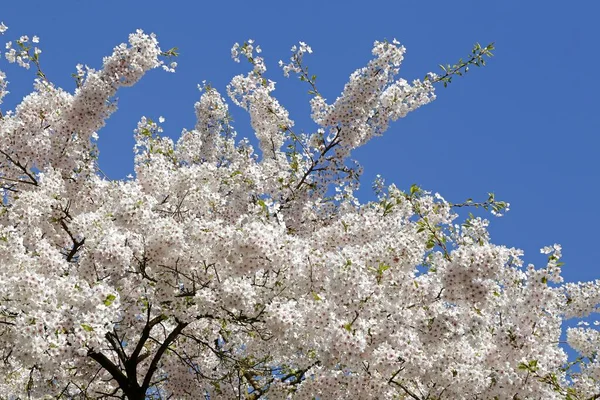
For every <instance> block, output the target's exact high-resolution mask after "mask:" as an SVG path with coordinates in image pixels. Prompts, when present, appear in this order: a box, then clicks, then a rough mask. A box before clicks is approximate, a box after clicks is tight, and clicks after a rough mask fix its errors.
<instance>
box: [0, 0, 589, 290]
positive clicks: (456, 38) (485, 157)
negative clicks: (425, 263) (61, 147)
mask: <svg viewBox="0 0 600 400" xmlns="http://www.w3.org/2000/svg"><path fill="white" fill-rule="evenodd" d="M426 3H427V4H424V2H420V1H407V0H389V1H388V0H379V1H376V2H367V1H350V0H345V1H327V0H320V1H313V0H307V1H302V2H287V1H281V0H279V1H269V2H267V1H212V2H205V1H168V2H166V1H160V2H159V1H149V0H146V1H134V0H127V1H124V0H121V1H114V0H103V1H84V0H61V1H39V0H27V1H10V2H6V4H4V5H3V7H2V12H1V13H0V20H2V21H4V22H5V23H6V24H7V25H8V26H9V30H8V32H7V34H6V35H5V36H4V38H5V39H6V40H9V39H15V38H17V37H18V36H20V35H22V34H29V35H30V36H31V35H34V34H35V35H38V36H39V37H40V38H41V43H40V44H41V48H42V49H43V53H42V54H41V62H42V66H43V69H44V71H45V72H46V74H47V75H48V77H49V78H50V79H51V80H52V81H54V82H56V83H58V84H59V85H61V86H63V87H64V88H66V89H68V90H73V88H74V83H73V81H72V78H71V77H70V74H71V73H72V72H74V71H75V65H76V64H77V63H83V64H88V65H90V66H92V67H99V66H100V65H101V60H102V57H103V56H105V55H108V54H110V52H111V50H112V48H113V47H114V46H115V45H117V44H119V43H121V42H123V41H126V39H127V35H128V33H130V32H133V31H134V30H135V29H137V28H141V29H143V30H145V31H147V32H155V33H156V34H157V35H158V39H159V41H160V43H161V46H162V47H163V49H168V48H171V47H174V46H177V47H179V50H180V53H181V56H180V57H179V58H178V60H177V61H178V63H179V68H178V72H177V73H176V74H168V73H165V72H163V71H158V70H156V71H152V72H150V73H149V74H148V75H147V76H146V77H145V78H144V79H143V80H142V81H141V82H140V83H139V84H138V85H137V86H135V87H134V88H130V89H128V88H125V89H123V90H122V91H121V92H119V94H118V96H119V98H120V101H119V108H120V109H119V111H118V112H117V113H116V114H115V115H114V116H113V118H111V120H110V121H109V122H108V124H107V126H106V128H104V129H103V130H102V131H101V132H99V133H100V141H99V143H100V151H101V156H100V165H101V167H102V168H103V170H104V171H105V172H106V173H107V174H108V175H109V176H110V177H112V178H122V177H124V176H126V175H127V174H129V173H130V172H131V171H132V168H133V156H132V146H133V133H132V130H133V129H134V128H135V126H136V122H137V121H138V120H139V118H140V116H142V115H146V116H148V117H151V118H157V117H158V116H159V115H162V116H164V117H165V118H166V123H165V124H164V126H165V130H166V134H168V135H170V136H172V137H178V135H179V133H180V132H181V129H182V128H184V127H186V128H192V127H193V125H194V110H193V104H194V102H195V101H197V99H198V98H199V92H198V90H197V87H196V85H197V84H198V83H200V82H201V81H202V80H205V79H206V80H208V81H209V82H211V83H212V85H213V86H215V87H216V88H218V89H219V90H220V91H221V92H222V93H225V86H226V84H227V83H228V81H229V79H230V78H231V77H232V76H233V75H235V74H239V73H246V71H247V69H248V66H247V65H243V64H241V65H240V64H236V63H234V62H233V61H232V60H231V58H230V48H231V45H232V44H233V43H234V42H236V41H238V42H241V41H244V40H245V39H248V38H253V39H255V40H256V41H257V43H259V44H260V45H261V47H262V48H263V55H264V57H265V59H266V60H267V67H268V68H269V71H268V72H267V74H268V77H269V78H271V79H273V80H275V81H277V82H278V86H277V88H278V90H276V92H275V95H276V96H277V97H278V98H279V99H280V101H281V102H282V103H283V104H284V105H285V106H286V107H287V108H288V109H289V110H290V113H291V118H292V119H294V120H295V121H296V127H297V129H298V130H300V129H301V128H302V127H303V126H304V127H306V128H307V129H311V128H312V125H311V124H310V123H309V107H308V99H309V96H308V95H307V94H306V90H307V88H306V85H303V84H301V83H300V82H298V81H297V80H295V79H294V80H290V79H286V78H284V77H283V76H282V74H281V72H280V69H279V68H278V67H277V61H278V60H279V59H283V60H287V59H288V58H289V55H290V52H289V49H290V47H291V46H292V45H293V44H295V43H297V42H298V41H300V40H301V41H305V42H307V43H308V44H309V45H311V46H312V48H313V50H314V54H313V55H311V56H309V57H308V58H307V59H306V61H307V62H308V64H309V65H310V68H311V71H312V72H314V73H315V74H317V76H318V80H317V82H318V86H319V88H320V91H321V92H322V93H323V94H324V95H325V96H326V97H327V98H328V99H329V100H331V101H333V100H335V98H336V97H337V95H338V94H339V93H340V91H341V90H342V88H343V85H344V83H345V82H346V81H347V78H348V76H349V74H350V73H351V72H352V71H354V70H355V69H356V68H358V67H361V66H363V65H364V64H365V63H366V62H367V60H368V59H369V58H370V49H371V46H372V43H373V41H374V40H382V39H385V38H387V39H392V38H397V39H398V40H400V41H401V42H402V43H403V44H404V45H405V46H406V47H407V49H408V52H407V55H406V58H405V63H404V65H403V69H402V73H401V74H402V76H403V77H405V78H407V79H412V78H421V77H423V76H424V74H425V73H426V72H428V71H430V70H431V71H434V72H437V71H438V69H437V68H438V67H437V65H438V64H440V63H454V62H456V61H457V60H458V59H459V58H460V57H465V56H466V55H467V54H468V53H469V51H470V49H471V48H472V45H473V44H474V43H475V42H477V41H478V42H480V43H481V44H482V45H485V44H487V43H489V42H492V41H494V42H495V43H496V47H497V50H496V51H495V54H496V56H495V57H494V58H493V59H492V60H490V61H489V64H488V66H487V67H486V68H484V69H475V70H472V71H471V72H469V74H468V75H467V76H466V77H464V78H462V79H457V80H455V81H454V82H453V83H452V84H451V85H450V86H449V87H448V88H447V89H443V88H440V90H439V91H438V99H437V100H436V101H435V102H434V103H432V104H431V105H428V106H426V107H424V108H422V109H421V110H418V111H417V112H415V113H412V114H410V115H409V116H408V117H407V118H405V119H403V120H400V121H398V122H397V123H396V124H394V125H392V127H391V129H390V130H389V131H388V132H387V133H386V135H385V136H384V137H382V138H378V139H376V140H373V141H372V142H370V143H369V144H368V145H367V146H366V147H365V148H364V149H361V150H360V151H357V152H356V153H355V158H357V159H358V160H359V161H360V162H361V164H362V165H363V166H364V168H365V174H364V179H363V186H364V188H365V189H368V188H369V187H370V183H371V182H372V180H373V178H374V176H375V175H376V174H377V173H380V174H381V175H383V176H384V177H385V178H386V180H387V182H388V183H392V182H395V183H396V184H397V185H398V186H399V187H401V188H404V189H407V188H408V187H410V185H411V184H412V183H417V184H419V185H420V186H422V187H423V188H425V189H428V190H431V191H434V192H435V191H437V192H440V193H441V194H442V195H443V196H444V197H445V198H446V199H448V200H449V201H451V202H460V201H462V200H465V199H466V198H469V197H472V198H474V199H484V198H485V197H486V193H487V192H492V191H493V192H495V193H496V196H497V198H499V199H501V200H506V201H509V202H510V203H511V211H510V212H509V213H508V214H507V216H506V217H504V218H500V219H497V218H493V220H492V226H491V232H492V240H493V241H494V242H495V243H501V244H506V245H509V246H515V247H519V248H522V249H524V250H525V252H526V257H525V258H526V261H531V262H535V263H536V264H537V265H538V266H541V264H542V263H543V261H544V260H545V258H544V257H543V256H541V255H540V254H539V248H540V247H542V246H544V245H549V244H553V243H555V242H557V243H561V244H562V245H563V253H564V261H565V262H566V265H565V267H564V272H565V276H566V278H567V280H569V281H577V280H590V279H596V278H600V266H599V265H598V261H597V259H598V256H597V255H596V254H595V253H596V251H597V248H598V241H599V239H598V238H597V227H598V226H599V225H600V212H599V211H598V205H597V201H598V199H600V188H599V185H598V183H599V182H598V176H599V173H600V158H599V157H598V150H599V147H600V139H599V135H598V133H599V126H600V112H599V111H598V110H597V107H598V101H597V98H596V96H598V93H599V92H600V80H599V79H598V78H597V77H596V74H595V73H593V70H594V68H597V66H598V65H599V64H600V56H599V55H598V54H599V53H598V50H597V47H598V38H600V25H599V24H598V23H597V16H598V15H600V3H598V2H593V1H585V2H584V1H573V2H566V1H552V0H550V1H544V2H541V1H531V2H528V1H522V0H518V1H501V2H488V1H460V2H452V3H449V2H447V1H444V2H442V1H439V2H436V1H433V2H426ZM0 65H1V67H0V68H1V69H3V70H4V71H5V72H7V75H8V80H9V81H10V82H11V83H10V86H9V90H10V91H11V94H10V95H9V96H8V97H7V98H6V99H5V105H3V109H5V110H6V109H7V108H8V107H11V108H12V107H13V106H14V104H16V103H17V102H18V101H19V100H20V99H21V97H22V96H23V95H24V94H25V93H26V92H27V91H30V90H31V82H32V78H33V71H29V72H26V71H24V70H21V69H19V68H17V67H16V66H7V64H6V62H3V63H2V64H0ZM232 109H233V111H234V118H235V120H236V121H235V126H236V128H237V131H238V135H239V137H243V136H251V135H252V132H251V131H250V127H249V123H248V118H247V116H246V115H245V114H244V113H243V112H240V111H239V110H237V109H235V106H232ZM367 192H368V190H363V191H362V194H363V196H364V197H363V198H365V199H366V198H367V196H368V193H367Z"/></svg>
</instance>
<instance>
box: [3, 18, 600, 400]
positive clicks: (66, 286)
mask: <svg viewBox="0 0 600 400" xmlns="http://www.w3.org/2000/svg"><path fill="white" fill-rule="evenodd" d="M5 30H6V27H5V26H4V25H3V24H0V32H2V33H3V32H4V31H5ZM28 40H29V39H28V38H27V40H25V39H24V37H22V38H20V39H19V41H20V42H21V43H28ZM31 41H32V42H33V39H32V40H31ZM311 52H312V49H311V48H310V46H308V45H307V44H305V43H303V42H300V44H299V46H295V47H294V48H292V58H291V63H290V64H287V65H284V64H283V63H281V65H282V67H283V70H284V74H285V75H289V74H290V73H295V74H298V75H299V76H300V77H301V80H304V81H306V82H308V84H310V86H311V90H312V93H313V95H314V96H313V98H312V100H311V106H312V113H313V119H314V121H315V122H316V123H317V125H318V127H317V128H316V129H315V131H314V132H313V133H310V134H296V133H295V132H294V131H293V127H294V123H293V121H292V120H291V118H290V115H289V112H288V111H287V110H286V109H285V108H284V107H283V106H282V105H281V104H280V103H279V102H278V100H277V99H275V97H273V91H274V89H275V82H273V81H272V80H270V79H268V78H266V67H265V63H264V60H263V58H262V57H261V56H259V54H260V53H261V49H260V47H259V46H257V45H256V44H255V43H254V42H253V41H251V40H248V41H246V42H245V43H244V44H242V45H240V44H236V45H234V47H233V49H232V57H233V58H234V60H236V61H239V59H240V57H244V58H246V59H247V60H248V61H249V62H250V64H251V71H250V72H248V73H247V74H246V75H238V76H236V77H234V78H233V79H232V81H231V84H230V85H229V86H228V87H227V93H228V95H229V97H230V99H231V101H232V102H233V103H234V104H235V105H238V106H240V107H242V108H243V109H245V110H247V111H248V113H249V115H250V120H251V125H252V128H253V130H254V132H255V134H256V138H257V142H258V147H259V148H258V149H257V150H255V149H254V148H253V146H252V145H251V144H250V141H249V140H248V139H241V140H238V139H237V137H236V132H235V129H234V128H233V126H232V122H231V121H232V120H231V118H230V116H229V106H228V104H227V101H226V100H225V98H224V97H222V96H221V95H220V94H219V92H218V91H217V89H215V88H213V87H211V86H210V85H208V84H206V83H205V82H204V83H203V85H202V86H201V89H202V94H201V96H200V99H199V101H198V102H197V103H196V105H195V113H196V124H195V126H194V127H193V128H192V129H190V130H187V129H184V130H183V132H182V133H181V135H180V137H179V139H178V140H175V141H174V140H172V139H171V138H169V137H168V136H165V135H164V132H163V128H162V123H163V122H164V118H162V117H159V118H157V119H156V120H152V119H151V118H148V117H142V118H140V121H139V123H138V126H137V128H136V129H135V131H134V137H135V140H136V145H135V149H134V152H135V177H133V176H132V177H130V178H128V179H126V180H116V181H115V180H108V179H106V178H104V177H102V176H100V174H99V173H98V172H99V170H98V167H97V164H96V160H95V157H96V154H97V150H96V148H95V139H96V138H97V131H99V130H100V129H101V128H102V127H103V126H104V123H105V120H106V119H107V118H108V117H109V116H110V115H111V114H112V113H113V112H114V111H115V110H116V100H115V94H116V93H117V90H119V89H120V88H121V87H123V86H131V85H133V84H135V83H136V82H137V81H139V79H141V78H142V76H143V75H144V74H145V73H146V72H147V71H149V70H151V69H154V68H163V69H166V70H169V71H171V70H172V69H173V68H174V67H175V64H173V63H170V64H168V63H166V62H165V61H164V60H163V59H162V57H163V56H165V54H166V53H165V52H163V51H162V50H161V49H160V47H159V44H158V41H157V40H156V38H155V36H154V35H147V34H145V33H143V32H142V31H137V32H136V33H134V34H132V35H131V36H130V37H129V44H122V45H120V46H117V47H116V48H115V49H114V51H113V53H112V55H110V56H108V57H106V58H104V64H103V68H102V69H100V70H93V69H90V68H87V67H83V66H81V65H80V66H78V67H77V71H78V72H77V74H76V79H77V80H78V82H79V84H78V88H77V89H76V90H75V92H74V93H68V92H67V91H65V90H62V89H60V88H58V87H56V86H55V85H54V84H52V83H51V82H49V81H48V80H47V79H45V77H44V76H43V75H42V76H39V75H38V79H37V80H36V84H35V91H34V92H33V93H32V94H30V95H28V96H26V97H25V98H24V99H23V101H22V102H21V103H20V104H19V105H18V106H17V107H16V109H15V110H14V112H6V113H4V114H2V115H1V117H0V185H1V186H0V187H1V190H2V195H3V201H2V204H1V205H0V358H1V359H2V360H3V361H2V363H0V398H25V397H28V398H108V397H111V396H112V397H126V398H130V399H138V398H139V399H142V398H144V397H145V396H150V395H158V394H160V395H164V397H169V396H170V397H171V398H177V399H197V398H210V399H211V400H213V399H232V398H242V397H244V398H251V399H315V398H319V399H348V398H360V399H413V400H414V399H417V400H425V399H517V398H518V399H565V398H570V399H588V398H597V397H598V396H600V365H599V361H598V358H597V354H598V351H599V349H600V334H599V331H598V328H597V325H591V326H590V325H584V326H578V327H575V328H570V329H569V330H568V331H567V339H568V342H569V343H570V345H571V346H572V347H573V348H574V349H575V350H577V351H578V352H579V353H580V355H581V356H580V357H579V358H578V359H577V360H576V361H575V362H571V363H570V365H569V360H568V357H567V355H566V353H565V350H564V349H563V348H562V347H561V346H560V340H561V334H562V323H563V321H564V320H565V319H567V318H573V317H588V316H590V315H591V314H592V313H597V312H598V306H599V304H600V281H594V282H585V283H563V282H562V277H561V269H562V268H561V267H562V262H561V261H560V258H561V251H562V249H561V247H560V246H558V245H553V246H550V247H547V248H544V249H542V252H543V253H544V254H545V255H547V256H548V262H547V264H546V265H545V266H542V267H535V266H533V265H531V264H528V265H525V263H524V260H523V257H524V255H523V252H522V251H520V250H518V249H514V248H508V247H506V246H502V245H496V244H493V243H492V242H491V240H490V235H489V233H488V230H487V228H488V225H489V221H488V220H486V219H485V218H484V217H483V216H481V215H478V216H469V217H468V218H466V219H461V217H460V216H459V213H458V211H459V210H460V209H461V208H464V207H469V206H477V207H482V208H485V209H491V211H493V212H494V213H496V214H499V213H501V212H502V211H506V209H507V208H508V204H506V203H502V202H498V201H496V200H495V199H494V197H493V196H490V198H489V199H488V200H487V201H485V202H481V203H474V202H472V201H467V202H466V203H461V204H452V203H450V202H448V201H446V200H445V199H444V198H443V197H442V196H440V195H438V194H432V193H430V192H427V191H424V190H422V189H421V188H418V187H416V186H413V187H411V188H410V190H406V191H402V190H400V189H398V188H397V187H396V186H395V185H389V186H386V185H385V183H384V181H383V179H381V178H378V180H377V181H376V182H375V184H374V188H375V190H376V193H377V195H378V198H377V200H376V201H371V202H367V203H363V202H360V201H359V200H358V199H357V198H356V196H355V195H354V193H355V189H356V188H357V187H358V186H357V183H356V182H357V181H358V178H359V176H360V168H359V167H350V166H348V164H349V160H348V157H349V155H350V152H351V150H353V149H355V148H357V147H359V146H362V145H364V144H365V143H366V142H367V141H368V140H369V139H370V138H372V137H373V136H376V135H380V134H382V133H383V132H384V131H385V130H386V129H387V127H388V125H389V123H390V121H394V120H396V119H398V118H401V117H404V116H405V115H407V114H408V113H409V112H410V111H412V110H415V109H416V108H418V107H420V106H423V105H425V104H428V103H429V102H431V101H432V100H433V99H434V98H435V96H434V83H435V75H433V74H430V75H428V77H429V78H426V79H424V80H414V81H413V82H412V83H411V84H409V83H408V82H407V81H406V80H404V79H399V78H396V75H397V74H398V73H399V68H400V65H401V62H402V60H403V58H404V53H405V49H404V47H402V46H401V45H400V44H399V43H398V42H397V41H392V42H375V44H374V47H373V57H374V58H373V60H372V61H370V62H369V63H368V64H367V66H365V67H363V68H360V69H358V70H357V71H356V72H354V73H353V74H352V75H351V76H350V79H349V82H348V83H347V84H346V86H345V88H344V90H343V92H342V93H341V95H340V96H339V97H338V98H337V99H336V100H335V101H334V102H333V103H331V104H329V103H327V101H326V99H325V98H324V97H322V96H321V94H320V93H319V92H318V90H317V89H316V78H315V77H313V76H312V75H309V74H308V72H307V71H308V68H307V67H306V66H305V64H304V59H303V56H304V55H306V54H309V53H311ZM34 54H39V52H38V53H35V52H34ZM7 55H8V58H9V61H10V60H11V59H14V60H15V61H17V62H19V61H18V57H19V56H18V55H17V53H16V52H14V53H11V52H10V50H9V53H7ZM21 60H22V62H23V63H25V62H26V59H25V57H24V56H21ZM36 65H37V64H36ZM38 67H39V65H38ZM5 82H6V81H5V75H4V73H1V74H0V90H1V92H0V95H4V94H6V91H5ZM332 188H333V190H330V189H332ZM331 193H334V194H333V195H331ZM575 364H577V365H579V368H578V369H577V370H573V371H572V370H571V369H569V366H573V365H575Z"/></svg>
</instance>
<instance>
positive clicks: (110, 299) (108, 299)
mask: <svg viewBox="0 0 600 400" xmlns="http://www.w3.org/2000/svg"><path fill="white" fill-rule="evenodd" d="M116 298H117V296H115V295H114V294H109V295H108V296H106V299H104V305H105V306H107V307H108V306H110V305H111V304H112V303H113V301H115V299H116Z"/></svg>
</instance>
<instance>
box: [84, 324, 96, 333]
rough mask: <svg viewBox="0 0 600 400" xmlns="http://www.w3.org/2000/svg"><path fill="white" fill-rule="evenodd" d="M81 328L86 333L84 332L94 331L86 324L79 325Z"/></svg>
mask: <svg viewBox="0 0 600 400" xmlns="http://www.w3.org/2000/svg"><path fill="white" fill-rule="evenodd" d="M81 328H83V330H84V331H86V332H93V331H94V328H92V327H91V326H89V325H86V324H81Z"/></svg>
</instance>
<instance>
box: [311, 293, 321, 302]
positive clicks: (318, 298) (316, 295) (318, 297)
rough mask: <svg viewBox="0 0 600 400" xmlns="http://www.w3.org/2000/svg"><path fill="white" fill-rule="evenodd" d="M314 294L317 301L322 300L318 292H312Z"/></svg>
mask: <svg viewBox="0 0 600 400" xmlns="http://www.w3.org/2000/svg"><path fill="white" fill-rule="evenodd" d="M312 296H313V299H314V300H315V301H319V300H321V296H319V295H318V294H317V292H312Z"/></svg>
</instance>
